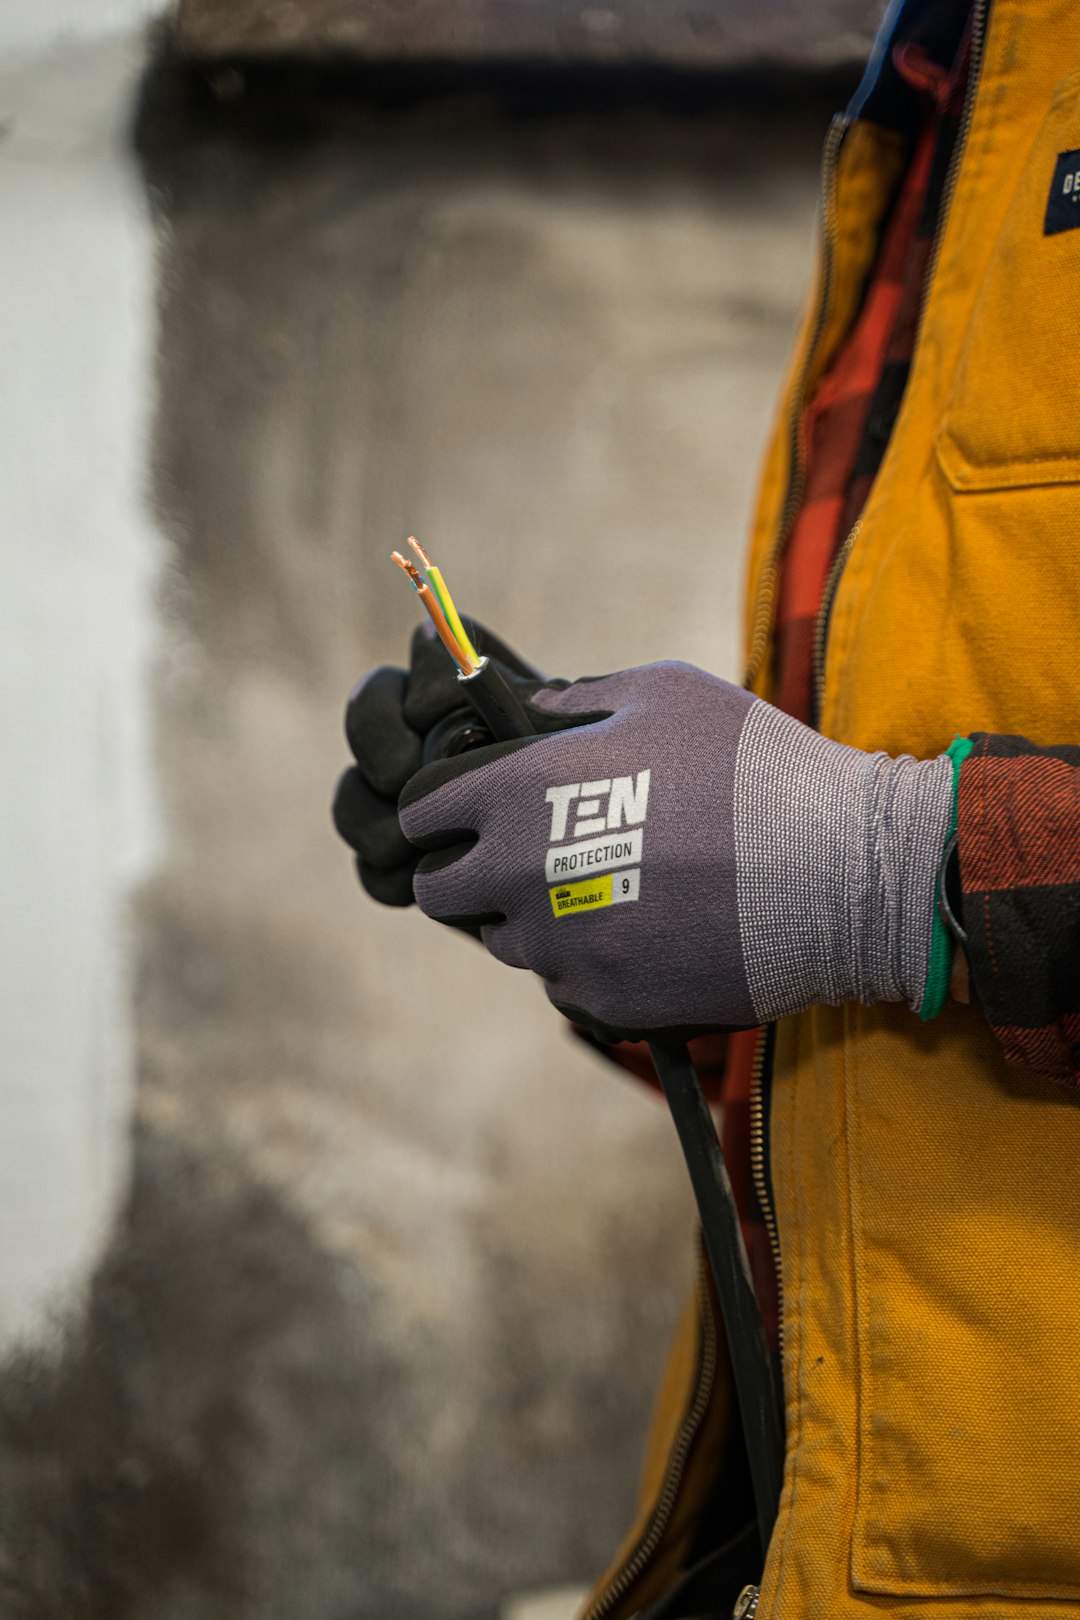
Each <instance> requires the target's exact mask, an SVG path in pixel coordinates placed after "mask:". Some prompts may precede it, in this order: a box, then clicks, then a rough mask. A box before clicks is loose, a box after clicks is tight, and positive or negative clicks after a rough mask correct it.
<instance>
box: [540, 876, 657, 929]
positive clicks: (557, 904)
mask: <svg viewBox="0 0 1080 1620" xmlns="http://www.w3.org/2000/svg"><path fill="white" fill-rule="evenodd" d="M640 888H641V868H640V867H637V868H635V870H634V871H633V872H605V873H604V875H603V877H598V878H588V879H586V881H585V882H584V883H560V884H557V885H556V887H555V888H554V889H549V890H548V896H549V898H550V900H551V909H552V911H553V912H554V913H555V915H556V917H572V916H573V915H574V913H575V912H578V911H599V910H600V908H601V907H602V906H618V905H621V904H622V903H623V901H625V900H636V899H637V897H638V893H639V891H640Z"/></svg>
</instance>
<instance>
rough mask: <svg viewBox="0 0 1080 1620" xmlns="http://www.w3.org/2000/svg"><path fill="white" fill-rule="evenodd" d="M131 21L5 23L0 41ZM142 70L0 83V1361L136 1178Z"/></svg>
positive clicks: (124, 61) (84, 16)
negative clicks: (136, 147)
mask: <svg viewBox="0 0 1080 1620" xmlns="http://www.w3.org/2000/svg"><path fill="white" fill-rule="evenodd" d="M136 9H137V8H136V7H134V6H132V5H131V4H126V5H119V4H117V5H113V6H111V7H106V6H104V5H95V6H77V5H76V4H75V0H72V3H70V4H67V5H65V6H55V5H54V6H47V7H44V8H43V7H37V8H34V7H32V6H30V5H22V4H19V5H15V6H13V5H12V4H11V0H7V4H6V5H5V7H4V9H3V11H2V12H0V16H2V18H3V23H2V26H0V36H2V44H3V45H7V44H9V43H10V41H11V40H12V39H13V38H14V37H15V36H16V35H18V36H19V37H20V39H22V40H27V39H30V38H31V37H32V36H36V37H43V36H44V34H45V32H46V30H49V31H55V29H56V28H57V27H58V26H59V25H60V24H61V23H63V22H64V20H65V19H68V20H74V19H75V17H76V13H77V12H78V13H80V14H81V16H80V31H83V30H84V25H85V24H86V23H87V22H88V21H90V15H89V14H91V13H96V14H99V15H102V16H103V15H104V13H105V12H106V11H108V12H109V13H110V15H112V14H119V13H120V12H122V11H123V12H126V13H129V14H130V13H131V12H133V11H134V10H136ZM141 59H142V46H141V39H140V37H139V36H137V35H134V34H132V35H128V36H126V37H120V38H119V39H116V40H112V41H107V42H105V43H99V44H85V43H84V44H81V45H78V46H65V47H61V48H58V49H57V50H55V51H53V52H52V53H51V54H50V55H48V56H47V57H39V58H34V59H23V60H21V61H20V62H17V63H16V62H12V61H9V62H8V63H7V65H6V67H0V128H2V129H3V131H4V134H3V136H2V138H0V238H2V241H3V251H2V252H0V309H2V310H3V340H2V341H3V371H2V377H3V384H2V387H0V547H2V551H0V556H2V564H0V706H2V711H3V713H2V724H0V733H2V738H3V742H2V755H0V758H2V765H0V1054H2V1057H0V1064H2V1068H0V1233H2V1234H3V1240H2V1242H0V1345H2V1344H3V1343H5V1342H10V1340H11V1338H12V1336H14V1335H19V1336H26V1335H29V1334H32V1333H34V1332H36V1331H38V1330H39V1329H40V1327H41V1326H42V1324H43V1322H44V1321H45V1320H46V1319H47V1316H48V1313H49V1311H50V1310H51V1308H52V1307H53V1306H54V1305H55V1304H58V1303H59V1302H61V1301H62V1300H63V1299H64V1298H65V1297H67V1296H69V1295H70V1293H71V1291H72V1289H73V1288H74V1287H77V1285H78V1284H79V1283H80V1282H81V1281H83V1280H84V1279H85V1278H86V1276H87V1275H88V1273H89V1270H90V1267H91V1266H92V1264H93V1261H94V1259H95V1257H96V1255H97V1254H98V1252H99V1250H100V1247H101V1245H102V1242H103V1240H104V1236H105V1233H106V1231H107V1228H108V1223H109V1219H110V1216H111V1214H112V1211H113V1209H114V1208H115V1204H116V1200H117V1199H118V1197H119V1196H121V1194H122V1192H123V1189H124V1187H125V1185H126V1178H127V1166H128V1137H129V1129H130V1114H131V1104H132V1097H133V1052H132V1016H131V1006H130V973H129V964H130V957H131V952H130V944H129V939H128V908H127V901H128V896H129V893H130V891H131V888H132V886H133V884H134V883H135V882H136V881H137V880H138V879H139V877H140V876H141V875H143V874H144V873H145V872H146V871H147V869H148V866H149V864H150V862H151V861H152V859H153V851H154V847H155V815H154V804H153V794H152V789H151V772H150V765H149V746H148V684H149V655H150V645H151V633H152V622H153V620H152V609H151V602H152V594H153V581H154V572H155V558H156V554H157V542H156V540H155V537H154V534H153V531H152V530H151V528H150V525H149V523H148V520H147V518H146V516H145V514H144V511H143V500H142V493H143V482H144V476H145V474H144V458H145V441H146V417H147V400H148V394H149V364H150V345H151V336H152V319H153V310H152V280H151V274H152V266H151V245H150V229H149V223H148V221H147V220H146V219H145V218H144V214H143V206H142V202H141V198H140V192H139V186H138V181H137V177H136V175H135V173H134V170H133V168H132V165H131V163H130V160H129V158H128V156H127V154H126V145H127V132H128V125H129V119H130V110H131V97H132V95H133V92H134V87H135V83H136V77H137V74H138V70H139V67H140V65H141Z"/></svg>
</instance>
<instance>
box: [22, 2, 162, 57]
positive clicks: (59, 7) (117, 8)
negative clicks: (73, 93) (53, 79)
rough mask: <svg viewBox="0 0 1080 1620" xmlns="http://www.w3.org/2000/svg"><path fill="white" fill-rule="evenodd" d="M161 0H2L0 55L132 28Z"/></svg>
mask: <svg viewBox="0 0 1080 1620" xmlns="http://www.w3.org/2000/svg"><path fill="white" fill-rule="evenodd" d="M162 9H163V6H162V4H161V0H3V3H2V4H0V56H16V55H17V56H29V55H34V54H37V53H39V52H43V51H47V50H51V49H53V48H54V47H56V46H58V45H62V44H67V45H71V44H76V43H78V42H80V41H86V40H92V39H100V38H103V37H105V36H107V35H110V34H117V33H120V32H121V31H123V30H128V31H132V32H134V31H135V30H136V28H137V26H138V25H139V24H140V23H143V22H146V21H147V20H148V19H149V18H150V17H152V16H153V15H154V13H155V12H157V11H161V10H162Z"/></svg>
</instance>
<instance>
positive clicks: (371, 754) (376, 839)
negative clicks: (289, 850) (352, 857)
mask: <svg viewBox="0 0 1080 1620" xmlns="http://www.w3.org/2000/svg"><path fill="white" fill-rule="evenodd" d="M467 628H468V631H469V635H470V637H471V638H472V642H473V645H474V646H475V648H476V650H477V652H479V653H480V654H481V655H482V656H484V657H487V658H490V659H492V661H493V662H494V663H496V664H498V665H499V667H500V669H501V670H502V673H503V674H504V675H505V676H506V677H507V679H508V680H510V681H512V682H514V683H519V682H520V683H527V684H528V686H529V687H530V688H532V687H535V685H536V683H537V682H538V681H539V680H541V679H542V677H541V675H540V674H539V671H537V670H535V669H532V668H531V667H530V666H529V665H528V664H527V663H525V661H524V659H522V658H519V657H518V655H517V653H515V652H513V651H512V650H511V649H510V648H509V647H507V646H504V644H503V643H502V642H501V641H500V640H499V638H498V636H494V635H492V634H491V632H490V631H489V630H485V629H484V627H483V626H482V625H474V624H472V623H471V622H467ZM455 712H458V713H460V714H461V716H462V722H463V724H462V727H461V728H454V729H455V732H456V734H457V735H458V736H459V737H460V733H461V730H463V729H464V727H465V725H466V724H467V725H468V726H470V727H471V728H473V729H474V730H475V733H476V740H477V741H478V742H487V741H490V738H489V737H488V736H487V734H486V733H484V732H482V731H480V730H479V721H477V720H474V719H472V718H471V716H470V715H469V705H468V702H467V700H466V699H465V698H464V697H463V695H462V691H461V687H460V685H459V683H458V679H457V671H456V669H455V668H454V664H453V662H452V660H451V659H450V657H449V655H448V654H447V651H446V648H445V647H444V646H443V644H442V642H441V641H440V640H439V639H438V637H437V636H436V635H435V633H434V631H433V629H432V628H431V626H430V625H427V624H420V625H418V626H417V628H416V630H415V631H414V633H413V638H412V646H411V649H410V661H409V668H408V669H407V670H404V669H394V668H390V667H388V666H384V667H383V668H381V669H374V670H370V671H369V672H368V674H367V675H365V676H364V677H363V678H362V679H361V680H360V681H359V682H358V683H357V685H356V686H355V687H354V688H353V692H352V695H351V696H350V698H349V702H348V705H347V707H346V710H345V735H346V737H347V738H348V742H349V747H350V748H351V749H352V751H353V755H354V756H355V759H356V764H355V765H350V766H349V768H348V770H346V771H345V773H344V775H343V776H342V778H341V780H340V781H339V782H338V785H337V792H336V793H335V795H334V825H335V827H336V828H337V830H338V832H339V833H340V834H341V836H342V838H344V840H345V842H346V843H347V844H348V845H350V846H351V848H352V849H354V850H355V851H356V855H357V861H356V868H357V871H358V873H359V875H360V882H361V883H362V884H363V885H364V888H365V889H366V890H367V892H368V894H370V895H371V896H372V898H373V899H375V900H381V901H382V903H383V905H387V906H411V905H412V903H413V887H412V880H413V873H414V872H415V870H416V865H417V862H418V861H419V860H420V858H421V856H422V855H423V851H422V850H420V849H417V848H416V847H415V846H414V845H413V844H410V843H409V841H408V839H407V838H406V837H405V834H404V833H403V832H402V830H401V826H400V823H399V822H398V813H397V801H398V795H399V794H400V792H401V790H402V788H403V787H404V786H405V784H406V782H407V781H408V780H409V779H410V777H412V776H414V775H415V773H416V772H417V771H418V770H419V769H420V766H421V765H422V764H423V763H425V761H426V760H430V759H431V758H433V757H439V755H440V753H441V749H440V747H439V740H440V735H445V731H446V723H447V722H448V719H449V717H450V716H452V715H454V713H455ZM433 745H434V752H433Z"/></svg>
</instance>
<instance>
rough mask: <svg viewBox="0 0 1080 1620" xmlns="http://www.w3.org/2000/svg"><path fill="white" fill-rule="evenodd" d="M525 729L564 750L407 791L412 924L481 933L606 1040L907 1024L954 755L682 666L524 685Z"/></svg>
mask: <svg viewBox="0 0 1080 1620" xmlns="http://www.w3.org/2000/svg"><path fill="white" fill-rule="evenodd" d="M531 712H532V713H533V714H534V715H535V716H536V717H537V718H538V719H540V720H541V721H542V724H543V725H544V726H545V727H548V728H550V727H551V726H552V725H555V726H559V727H563V728H567V729H560V730H556V731H554V732H552V731H550V730H549V731H548V734H546V735H544V736H541V737H538V738H534V739H528V740H523V741H518V740H515V741H511V742H503V743H495V744H492V745H491V746H489V747H485V748H480V749H477V750H475V751H474V752H471V753H466V754H462V755H461V756H460V757H458V758H456V759H447V760H442V761H439V762H436V763H432V764H429V765H425V766H424V767H423V768H422V769H421V770H419V771H418V772H417V773H416V774H415V775H414V776H413V777H412V778H411V780H410V781H409V782H408V784H407V785H406V787H405V789H404V791H403V793H402V795H401V798H400V800H399V806H398V808H399V813H400V817H401V825H402V827H403V829H404V832H405V835H406V836H407V837H408V839H409V840H410V842H411V843H413V844H415V845H417V846H419V847H420V848H422V849H424V850H425V851H427V852H428V853H426V854H425V855H424V858H423V859H422V860H421V861H420V863H419V865H418V866H417V869H416V875H415V880H414V889H415V894H416V899H417V902H418V903H419V905H420V907H421V909H422V910H423V911H425V912H426V913H427V914H428V915H429V916H431V917H435V918H438V919H439V920H441V921H443V922H451V923H457V924H460V925H465V926H469V927H471V928H473V929H475V930H477V931H479V933H480V935H481V938H482V939H483V941H484V944H485V945H486V946H487V948H488V950H489V951H491V953H492V954H493V955H494V956H496V957H498V958H499V960H500V961H503V962H506V963H507V964H509V965H510V966H512V967H519V968H529V969H531V970H532V971H533V972H534V973H536V974H538V975H539V976H540V978H541V979H542V980H543V981H544V985H545V987H546V989H547V993H548V995H549V996H550V998H551V1000H552V1001H553V1002H554V1003H555V1004H556V1006H558V1007H559V1008H560V1010H561V1011H563V1012H565V1013H566V1014H567V1015H568V1016H570V1017H572V1018H574V1019H575V1021H577V1022H579V1023H584V1024H587V1025H589V1026H591V1027H592V1028H593V1029H594V1030H596V1031H597V1032H598V1033H600V1035H601V1038H612V1037H613V1036H616V1035H618V1034H622V1035H627V1036H631V1037H638V1038H640V1037H641V1036H644V1035H647V1034H649V1033H650V1032H656V1031H658V1030H673V1029H675V1030H688V1029H692V1030H694V1029H705V1028H716V1027H718V1026H728V1027H739V1026H744V1025H752V1024H758V1023H762V1022H765V1021H767V1020H771V1019H773V1018H777V1017H779V1016H781V1015H782V1014H785V1013H789V1012H794V1011H797V1010H799V1009H801V1008H804V1007H808V1006H811V1005H813V1004H814V1003H816V1002H831V1003H834V1004H838V1003H841V1002H843V1001H846V1000H849V999H854V998H858V999H860V1000H862V1001H866V1002H873V1001H899V1000H906V1001H908V1002H909V1003H910V1004H911V1006H912V1007H914V1008H917V1007H918V1006H919V1004H920V1001H921V999H922V995H923V990H924V986H925V982H926V973H927V967H928V962H929V952H930V940H931V928H932V919H933V912H934V905H935V894H934V885H935V878H936V873H937V867H938V863H939V860H940V857H941V854H942V850H943V847H944V844H945V841H946V838H947V836H948V830H949V823H950V818H951V813H952V794H953V775H952V766H951V762H950V761H949V759H948V758H947V756H945V755H941V756H940V757H939V758H938V759H934V760H929V761H926V762H918V761H915V760H913V759H910V758H907V757H904V758H900V759H895V760H894V759H890V758H889V757H888V756H887V755H885V754H864V753H861V752H859V751H858V750H856V749H852V748H846V747H843V746H841V745H840V744H838V743H834V742H830V741H829V740H827V739H826V738H824V737H821V736H819V735H818V734H817V733H816V732H813V731H810V730H808V729H807V728H806V727H805V726H803V725H800V724H799V722H798V721H796V720H792V719H790V718H789V717H788V716H787V715H785V714H783V713H782V712H781V711H780V710H778V709H775V708H773V707H772V706H771V705H770V704H767V703H764V702H762V701H761V700H760V699H758V698H754V697H751V696H750V695H749V694H748V693H747V692H745V691H743V690H741V689H740V688H738V687H735V686H731V685H729V684H728V683H727V682H726V681H721V680H717V679H716V678H714V677H713V676H711V675H707V674H705V673H704V672H703V671H701V670H698V669H694V668H692V667H691V666H689V665H687V664H677V663H665V664H651V665H648V666H646V667H645V668H642V669H632V670H627V671H625V672H623V673H622V674H618V675H610V676H605V677H603V678H601V679H598V680H582V681H577V682H575V683H574V684H573V685H570V686H562V687H554V686H550V685H549V686H542V687H538V688H537V689H536V690H535V692H533V694H532V696H531Z"/></svg>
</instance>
